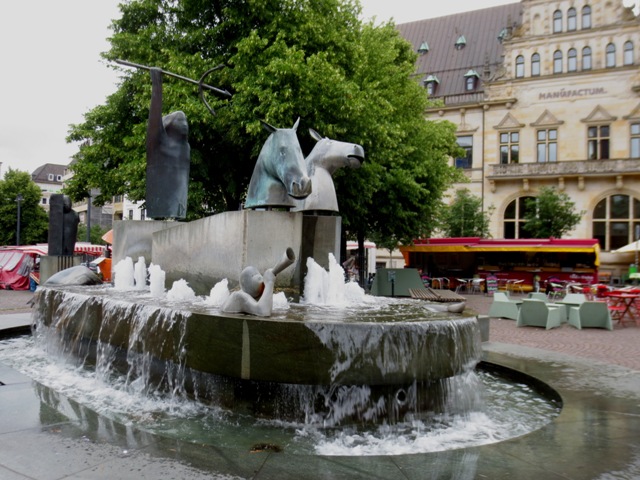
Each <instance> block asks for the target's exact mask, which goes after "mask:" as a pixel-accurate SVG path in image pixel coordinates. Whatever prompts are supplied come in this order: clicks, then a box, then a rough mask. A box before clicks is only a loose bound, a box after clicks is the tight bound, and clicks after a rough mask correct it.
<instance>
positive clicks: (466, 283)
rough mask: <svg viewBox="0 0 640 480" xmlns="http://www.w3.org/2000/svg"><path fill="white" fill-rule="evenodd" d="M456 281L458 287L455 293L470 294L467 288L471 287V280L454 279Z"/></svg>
mask: <svg viewBox="0 0 640 480" xmlns="http://www.w3.org/2000/svg"><path fill="white" fill-rule="evenodd" d="M456 280H457V282H458V286H457V287H456V293H460V292H465V293H469V292H470V289H469V287H470V286H471V282H472V281H473V278H456Z"/></svg>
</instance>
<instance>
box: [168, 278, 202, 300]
mask: <svg viewBox="0 0 640 480" xmlns="http://www.w3.org/2000/svg"><path fill="white" fill-rule="evenodd" d="M167 300H170V301H172V302H195V301H196V300H197V297H196V293H195V292H194V291H193V289H192V288H191V287H190V286H189V284H188V283H187V281H186V280H184V279H183V278H181V279H180V280H176V281H175V282H173V285H172V286H171V290H169V291H168V292H167Z"/></svg>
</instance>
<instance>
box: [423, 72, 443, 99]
mask: <svg viewBox="0 0 640 480" xmlns="http://www.w3.org/2000/svg"><path fill="white" fill-rule="evenodd" d="M423 82H424V86H425V88H426V89H427V93H428V94H429V96H431V95H435V93H436V89H437V88H438V84H439V83H440V80H438V77H436V76H435V75H429V76H428V77H427V78H425V79H424V81H423Z"/></svg>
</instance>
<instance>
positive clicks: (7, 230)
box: [0, 168, 49, 245]
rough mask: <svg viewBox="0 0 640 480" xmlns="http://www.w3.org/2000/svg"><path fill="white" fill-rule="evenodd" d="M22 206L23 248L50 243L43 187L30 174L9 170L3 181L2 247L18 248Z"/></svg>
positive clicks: (0, 196)
mask: <svg viewBox="0 0 640 480" xmlns="http://www.w3.org/2000/svg"><path fill="white" fill-rule="evenodd" d="M18 195H22V200H21V202H20V244H21V245H30V244H34V243H38V242H46V241H47V233H48V230H49V217H48V215H47V212H46V211H45V210H44V208H42V206H41V205H40V197H41V192H40V187H38V185H36V184H35V182H34V181H33V180H31V175H29V173H27V172H21V171H19V170H13V169H11V168H9V170H7V172H6V173H5V174H4V178H3V179H2V180H0V245H16V243H17V233H18V202H17V200H16V199H17V198H18Z"/></svg>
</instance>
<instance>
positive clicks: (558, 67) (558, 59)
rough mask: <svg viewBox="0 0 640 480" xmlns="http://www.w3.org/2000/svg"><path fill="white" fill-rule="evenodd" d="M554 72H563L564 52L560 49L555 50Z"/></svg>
mask: <svg viewBox="0 0 640 480" xmlns="http://www.w3.org/2000/svg"><path fill="white" fill-rule="evenodd" d="M553 73H562V52H561V51H560V50H556V51H555V52H553Z"/></svg>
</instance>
